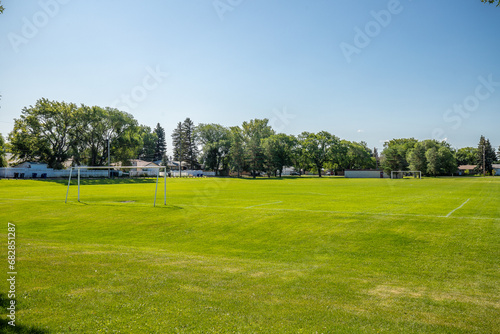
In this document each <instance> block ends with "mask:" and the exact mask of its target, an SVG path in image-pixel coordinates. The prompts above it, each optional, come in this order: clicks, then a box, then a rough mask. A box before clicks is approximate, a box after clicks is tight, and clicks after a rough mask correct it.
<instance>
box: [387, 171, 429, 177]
mask: <svg viewBox="0 0 500 334" xmlns="http://www.w3.org/2000/svg"><path fill="white" fill-rule="evenodd" d="M421 178H422V172H421V171H418V170H417V171H414V170H412V171H401V170H400V171H392V172H391V179H421Z"/></svg>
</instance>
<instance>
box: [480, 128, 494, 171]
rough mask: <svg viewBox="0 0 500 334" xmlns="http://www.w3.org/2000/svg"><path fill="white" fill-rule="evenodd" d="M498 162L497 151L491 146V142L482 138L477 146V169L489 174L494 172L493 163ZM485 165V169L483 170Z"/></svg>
mask: <svg viewBox="0 0 500 334" xmlns="http://www.w3.org/2000/svg"><path fill="white" fill-rule="evenodd" d="M496 160H497V156H496V152H495V149H494V148H493V147H492V146H491V143H490V140H489V139H486V138H485V137H484V136H481V138H480V139H479V144H478V145H477V162H478V165H477V167H476V168H477V169H478V170H479V171H483V170H484V171H485V172H486V173H488V174H491V173H492V172H493V163H494V162H495V161H496ZM483 163H484V169H483Z"/></svg>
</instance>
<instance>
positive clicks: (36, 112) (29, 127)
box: [9, 99, 77, 169]
mask: <svg viewBox="0 0 500 334" xmlns="http://www.w3.org/2000/svg"><path fill="white" fill-rule="evenodd" d="M76 110H77V107H76V105H75V104H73V103H65V102H57V101H49V100H47V99H40V100H38V101H37V102H36V104H35V105H34V106H29V107H26V108H24V109H23V111H22V114H21V117H20V118H19V119H15V121H14V129H13V131H12V132H11V133H10V134H9V142H10V144H11V148H12V153H13V155H14V156H15V157H16V158H18V159H20V160H21V161H28V160H37V161H44V162H46V163H47V164H48V166H49V167H52V168H56V169H61V168H63V163H64V162H65V161H66V160H67V159H68V158H69V157H70V150H71V148H72V146H73V140H74V136H73V133H74V131H73V130H74V128H75V125H76V123H75V113H76Z"/></svg>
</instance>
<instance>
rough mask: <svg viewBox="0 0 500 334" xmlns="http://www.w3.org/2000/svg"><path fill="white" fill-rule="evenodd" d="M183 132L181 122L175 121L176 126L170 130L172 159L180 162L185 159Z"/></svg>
mask: <svg viewBox="0 0 500 334" xmlns="http://www.w3.org/2000/svg"><path fill="white" fill-rule="evenodd" d="M183 142H184V134H183V132H182V123H181V122H179V123H177V127H176V128H175V129H174V132H172V147H173V151H174V160H177V161H179V163H180V162H182V161H184V160H186V155H185V153H184V152H185V148H184V146H183Z"/></svg>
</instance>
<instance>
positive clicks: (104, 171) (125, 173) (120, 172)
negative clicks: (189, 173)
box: [64, 166, 167, 206]
mask: <svg viewBox="0 0 500 334" xmlns="http://www.w3.org/2000/svg"><path fill="white" fill-rule="evenodd" d="M161 174H162V177H163V205H167V167H165V166H145V167H138V166H119V167H115V166H111V167H103V166H85V167H71V170H70V172H69V178H68V188H67V190H66V200H65V202H64V203H68V195H69V188H70V185H71V179H72V178H77V185H78V202H80V200H81V192H80V188H81V187H80V186H81V179H82V178H101V179H103V178H108V177H109V178H111V177H128V178H130V177H132V176H136V177H143V178H144V177H145V178H151V179H153V180H154V179H155V178H156V184H155V194H154V201H153V206H156V197H157V193H158V183H159V179H160V175H161Z"/></svg>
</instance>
